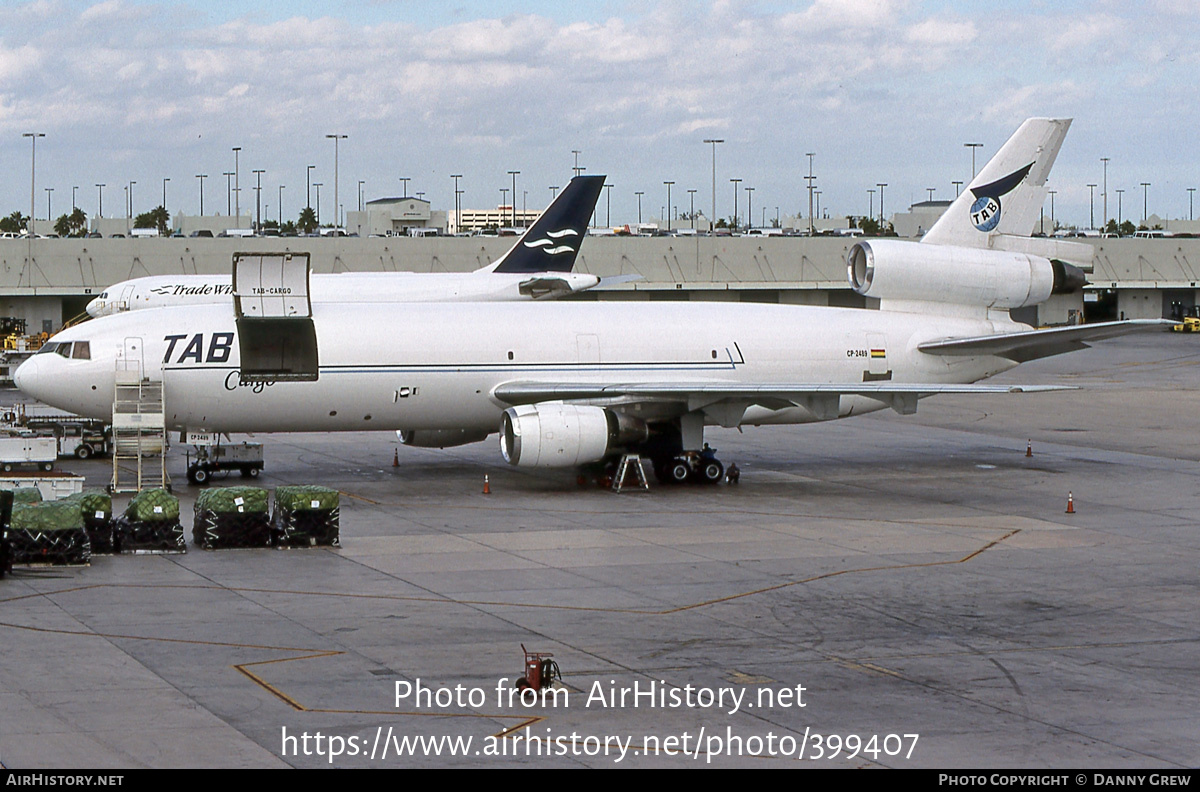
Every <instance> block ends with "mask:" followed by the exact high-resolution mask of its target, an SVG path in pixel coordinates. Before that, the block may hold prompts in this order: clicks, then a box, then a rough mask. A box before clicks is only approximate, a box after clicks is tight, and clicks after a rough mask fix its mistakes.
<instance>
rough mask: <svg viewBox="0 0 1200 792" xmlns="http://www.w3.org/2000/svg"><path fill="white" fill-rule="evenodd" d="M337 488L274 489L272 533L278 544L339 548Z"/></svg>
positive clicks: (297, 487)
mask: <svg viewBox="0 0 1200 792" xmlns="http://www.w3.org/2000/svg"><path fill="white" fill-rule="evenodd" d="M339 497H340V496H339V494H338V491H337V490H335V489H329V488H328V487H315V486H293V487H276V488H275V511H274V513H273V514H272V515H271V526H272V533H273V534H274V540H275V544H276V545H277V546H279V547H316V546H318V545H323V546H328V547H340V546H341V540H340V528H339V517H338V507H339V505H340V500H339Z"/></svg>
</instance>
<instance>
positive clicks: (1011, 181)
mask: <svg viewBox="0 0 1200 792" xmlns="http://www.w3.org/2000/svg"><path fill="white" fill-rule="evenodd" d="M1032 167H1033V163H1032V162H1031V163H1029V164H1028V165H1026V166H1025V167H1024V168H1019V169H1018V170H1015V171H1013V172H1012V173H1010V174H1008V175H1007V176H1005V177H1004V178H1002V179H997V180H996V181H994V182H992V183H991V184H982V185H980V186H978V187H972V188H971V194H972V195H974V196H975V203H973V204H971V222H972V223H974V224H975V227H976V228H978V229H979V230H980V231H982V232H984V233H985V234H986V233H988V232H989V231H992V230H993V229H995V228H996V226H997V225H999V223H1000V196H1002V195H1007V194H1008V193H1010V192H1012V191H1013V190H1014V189H1015V188H1016V186H1017V185H1018V184H1020V183H1021V181H1022V180H1023V179H1024V178H1025V177H1026V176H1027V175H1028V174H1029V170H1030V169H1031V168H1032Z"/></svg>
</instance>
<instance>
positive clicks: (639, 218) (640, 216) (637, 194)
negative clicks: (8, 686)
mask: <svg viewBox="0 0 1200 792" xmlns="http://www.w3.org/2000/svg"><path fill="white" fill-rule="evenodd" d="M645 194H646V193H645V191H644V190H640V191H638V192H635V193H634V195H636V196H637V197H638V225H641V224H642V196H643V195H645Z"/></svg>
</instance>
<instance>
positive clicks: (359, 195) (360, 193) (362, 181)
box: [358, 179, 366, 212]
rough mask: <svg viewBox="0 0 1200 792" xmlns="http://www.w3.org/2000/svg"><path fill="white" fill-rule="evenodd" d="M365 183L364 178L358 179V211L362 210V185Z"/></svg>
mask: <svg viewBox="0 0 1200 792" xmlns="http://www.w3.org/2000/svg"><path fill="white" fill-rule="evenodd" d="M365 184H366V182H365V181H364V180H362V179H359V180H358V211H360V212H361V211H362V210H363V185H365Z"/></svg>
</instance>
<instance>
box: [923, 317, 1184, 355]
mask: <svg viewBox="0 0 1200 792" xmlns="http://www.w3.org/2000/svg"><path fill="white" fill-rule="evenodd" d="M1171 324H1172V323H1171V322H1170V321H1168V320H1166V319H1128V320H1126V321H1123V322H1097V323H1096V324H1088V325H1073V326H1070V327H1052V328H1049V329H1046V330H1027V331H1024V332H1020V333H998V334H996V335H987V336H974V337H972V338H948V339H945V340H943V341H929V342H926V343H924V344H921V345H920V346H918V347H917V348H918V349H920V350H921V351H922V352H928V353H929V354H931V355H996V356H997V357H1002V358H1008V359H1009V360H1012V361H1015V362H1017V363H1024V362H1025V361H1027V360H1037V359H1038V358H1044V357H1050V356H1051V355H1061V354H1062V353H1063V352H1073V351H1075V350H1077V349H1086V348H1087V347H1088V344H1087V342H1088V341H1098V340H1100V339H1102V338H1112V337H1113V336H1119V335H1125V334H1126V333H1135V332H1138V331H1142V330H1155V329H1161V328H1163V327H1167V326H1170V325H1171Z"/></svg>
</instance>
